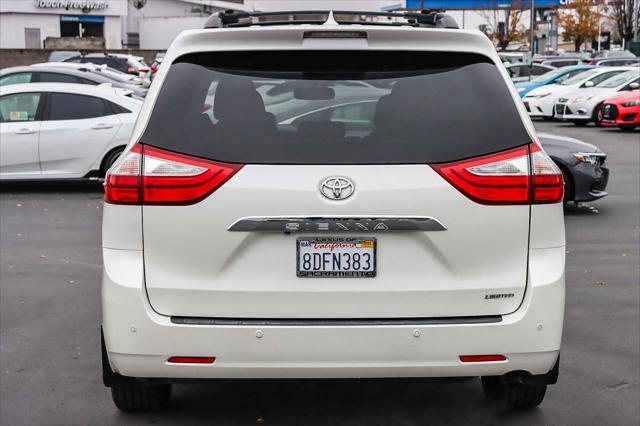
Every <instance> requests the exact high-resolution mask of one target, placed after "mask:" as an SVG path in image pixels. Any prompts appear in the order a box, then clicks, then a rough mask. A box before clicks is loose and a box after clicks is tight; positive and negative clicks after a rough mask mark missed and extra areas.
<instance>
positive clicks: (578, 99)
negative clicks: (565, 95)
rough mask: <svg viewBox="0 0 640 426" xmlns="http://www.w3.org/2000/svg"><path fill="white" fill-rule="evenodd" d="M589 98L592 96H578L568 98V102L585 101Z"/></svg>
mask: <svg viewBox="0 0 640 426" xmlns="http://www.w3.org/2000/svg"><path fill="white" fill-rule="evenodd" d="M589 99H593V96H582V97H580V98H573V99H569V103H571V104H576V103H578V102H587V101H588V100H589Z"/></svg>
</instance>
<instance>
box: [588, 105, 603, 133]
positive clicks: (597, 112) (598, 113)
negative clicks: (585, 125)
mask: <svg viewBox="0 0 640 426" xmlns="http://www.w3.org/2000/svg"><path fill="white" fill-rule="evenodd" d="M603 113H604V111H603V110H602V104H600V105H598V106H597V107H595V108H594V109H593V116H592V117H591V118H592V119H593V122H594V124H595V125H596V127H602V119H603Z"/></svg>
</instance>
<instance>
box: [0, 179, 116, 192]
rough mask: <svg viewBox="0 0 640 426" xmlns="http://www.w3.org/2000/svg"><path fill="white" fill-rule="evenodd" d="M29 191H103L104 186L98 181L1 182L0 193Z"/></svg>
mask: <svg viewBox="0 0 640 426" xmlns="http://www.w3.org/2000/svg"><path fill="white" fill-rule="evenodd" d="M29 192H33V193H37V192H56V193H65V192H79V193H88V192H103V187H102V183H100V182H96V181H66V182H64V181H55V182H54V181H49V182H0V193H14V194H15V193H29Z"/></svg>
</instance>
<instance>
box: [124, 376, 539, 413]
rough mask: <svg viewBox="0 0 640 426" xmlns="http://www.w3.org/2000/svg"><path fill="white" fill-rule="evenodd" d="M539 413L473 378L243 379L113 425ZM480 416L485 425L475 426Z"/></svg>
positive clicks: (182, 392)
mask: <svg viewBox="0 0 640 426" xmlns="http://www.w3.org/2000/svg"><path fill="white" fill-rule="evenodd" d="M543 404H544V403H543ZM114 410H115V408H114ZM478 411H480V412H482V414H481V415H479V413H478ZM543 413H544V411H543V410H536V409H534V410H530V411H514V410H511V409H509V408H507V406H506V404H504V403H503V402H502V401H494V400H490V399H487V398H485V397H484V395H483V394H482V391H481V386H480V381H479V380H478V379H477V378H472V379H380V380H323V381H312V380H292V381H286V380H277V381H276V380H273V381H255V380H247V381H235V382H223V383H207V384H205V383H202V384H192V385H176V386H174V392H173V397H172V401H171V406H170V407H169V408H168V409H166V410H164V411H162V412H159V413H155V414H146V415H145V414H138V415H125V414H116V416H117V418H118V422H119V423H139V422H145V423H158V424H163V423H170V424H174V423H175V422H180V423H183V424H186V423H190V422H200V421H202V420H203V419H207V423H208V424H218V423H219V424H278V425H281V424H291V425H294V424H295V425H332V424H349V425H372V424H376V425H414V424H415V425H417V424H428V423H432V422H433V423H432V424H474V425H478V424H501V423H504V422H509V423H516V424H518V423H520V424H533V423H539V422H541V421H542V422H543V423H544V414H543ZM478 418H483V419H484V420H485V421H484V422H478ZM427 419H430V421H429V422H428V423H427Z"/></svg>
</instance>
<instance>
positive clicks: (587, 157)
mask: <svg viewBox="0 0 640 426" xmlns="http://www.w3.org/2000/svg"><path fill="white" fill-rule="evenodd" d="M572 154H573V156H574V157H576V158H577V159H578V161H579V162H581V163H589V164H594V165H595V164H597V163H598V162H599V160H598V158H600V157H604V156H606V154H605V153H603V152H574V153H572Z"/></svg>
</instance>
